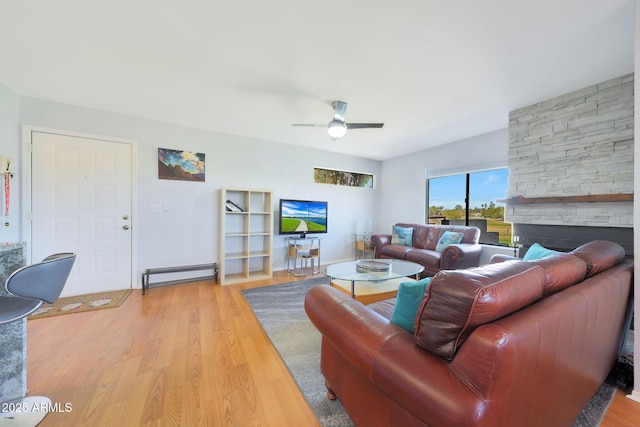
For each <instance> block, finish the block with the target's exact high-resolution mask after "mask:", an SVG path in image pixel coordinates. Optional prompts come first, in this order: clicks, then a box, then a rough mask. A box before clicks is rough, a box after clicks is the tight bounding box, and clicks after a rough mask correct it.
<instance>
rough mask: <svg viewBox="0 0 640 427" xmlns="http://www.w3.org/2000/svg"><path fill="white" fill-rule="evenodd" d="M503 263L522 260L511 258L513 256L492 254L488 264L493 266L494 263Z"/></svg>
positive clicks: (520, 259) (515, 257)
mask: <svg viewBox="0 0 640 427" xmlns="http://www.w3.org/2000/svg"><path fill="white" fill-rule="evenodd" d="M504 261H522V258H518V257H517V256H513V255H505V254H493V255H491V259H490V260H489V264H495V263H498V262H504Z"/></svg>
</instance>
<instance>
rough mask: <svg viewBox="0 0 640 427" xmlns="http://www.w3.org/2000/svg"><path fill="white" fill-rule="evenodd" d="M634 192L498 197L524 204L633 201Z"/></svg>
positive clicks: (506, 201)
mask: <svg viewBox="0 0 640 427" xmlns="http://www.w3.org/2000/svg"><path fill="white" fill-rule="evenodd" d="M632 201H633V193H625V194H589V195H584V196H555V197H511V198H509V199H498V200H497V202H498V203H506V204H508V205H524V204H527V203H573V202H587V203H588V202H591V203H593V202H601V203H602V202H632Z"/></svg>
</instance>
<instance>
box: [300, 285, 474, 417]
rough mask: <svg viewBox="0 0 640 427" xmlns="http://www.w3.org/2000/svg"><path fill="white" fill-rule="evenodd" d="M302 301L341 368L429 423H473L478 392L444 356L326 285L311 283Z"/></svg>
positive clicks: (324, 342)
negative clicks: (416, 341) (455, 370)
mask: <svg viewBox="0 0 640 427" xmlns="http://www.w3.org/2000/svg"><path fill="white" fill-rule="evenodd" d="M304 306H305V310H306V312H307V315H308V316H309V318H310V319H311V321H312V323H313V324H314V325H315V326H316V327H317V328H318V330H319V331H320V332H321V334H322V339H323V345H330V346H332V347H333V348H334V349H335V351H336V352H337V353H339V354H340V356H341V357H342V360H343V362H341V363H347V364H348V365H349V366H345V367H344V369H349V370H351V369H356V370H357V371H358V372H359V373H360V374H361V375H362V376H363V377H364V378H365V379H366V380H367V381H368V382H369V383H370V384H371V385H372V386H373V387H375V388H377V389H378V390H379V391H380V392H382V393H384V394H385V395H386V396H388V398H390V399H392V400H394V401H396V402H397V403H398V404H399V405H400V406H402V407H404V408H406V409H407V410H408V411H409V412H411V413H413V414H414V416H416V417H417V418H418V419H421V420H425V421H426V423H427V424H429V425H444V424H449V425H473V424H477V420H475V419H470V417H474V416H477V415H479V414H480V413H481V406H482V397H481V396H479V395H478V394H477V393H476V392H475V391H474V390H472V388H470V387H468V386H467V385H466V384H465V383H464V382H463V381H462V380H461V379H459V378H457V376H456V374H455V373H453V372H452V371H451V370H450V369H449V363H447V362H446V361H445V360H444V359H441V358H439V357H437V356H435V355H434V354H432V353H430V352H428V351H426V350H423V349H420V348H419V347H417V346H416V345H415V343H414V341H413V335H411V334H410V333H408V332H406V331H405V330H404V329H402V328H400V327H399V326H396V325H394V324H392V323H391V322H390V321H389V320H388V319H386V318H384V317H382V316H381V315H379V314H377V313H375V312H374V311H373V310H371V309H369V308H367V307H366V306H364V305H362V304H361V303H359V302H357V301H355V300H353V299H351V298H349V297H348V296H347V295H345V294H344V293H342V292H340V291H338V290H336V289H334V288H332V287H330V286H326V285H318V286H315V287H313V288H312V289H311V290H310V291H309V292H308V293H307V296H306V297H305V303H304ZM327 363H338V362H336V361H335V360H334V359H332V360H331V362H327ZM327 381H328V382H329V383H331V378H327ZM338 397H340V396H338ZM470 408H477V410H473V409H470Z"/></svg>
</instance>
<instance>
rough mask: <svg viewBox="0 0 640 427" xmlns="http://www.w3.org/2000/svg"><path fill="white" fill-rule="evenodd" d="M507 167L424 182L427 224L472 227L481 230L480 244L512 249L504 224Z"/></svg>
mask: <svg viewBox="0 0 640 427" xmlns="http://www.w3.org/2000/svg"><path fill="white" fill-rule="evenodd" d="M508 176H509V170H508V169H507V168H502V169H493V170H488V171H482V172H473V173H466V174H460V175H451V176H443V177H437V178H430V179H428V180H427V200H428V201H429V204H428V206H429V214H428V215H429V218H428V219H427V222H428V223H429V224H459V225H471V226H475V227H478V228H479V229H480V230H481V233H480V243H486V244H493V245H506V246H512V226H511V224H510V223H506V222H504V203H499V202H498V199H505V198H506V197H507V179H508Z"/></svg>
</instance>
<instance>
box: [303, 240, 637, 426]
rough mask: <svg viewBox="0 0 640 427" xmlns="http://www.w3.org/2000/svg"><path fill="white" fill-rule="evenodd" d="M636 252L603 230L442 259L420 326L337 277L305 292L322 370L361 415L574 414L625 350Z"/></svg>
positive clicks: (504, 418)
mask: <svg viewBox="0 0 640 427" xmlns="http://www.w3.org/2000/svg"><path fill="white" fill-rule="evenodd" d="M632 268H633V262H632V261H630V260H625V259H624V250H623V249H622V247H620V246H619V245H617V244H615V243H612V242H605V241H594V242H590V243H587V244H585V245H583V246H581V247H579V248H577V249H575V250H574V251H572V252H570V253H567V254H557V255H552V256H550V257H547V258H544V259H541V260H538V261H505V262H500V263H492V264H488V265H485V266H482V267H477V268H471V269H466V270H456V271H442V272H440V273H438V274H437V275H436V276H435V277H434V278H433V279H432V280H431V284H430V285H429V286H428V287H427V290H426V292H425V295H424V297H423V299H422V302H421V305H420V308H419V310H418V313H417V315H416V318H415V324H414V326H415V333H414V334H411V333H409V332H407V331H406V330H405V329H402V328H401V327H399V326H397V325H396V324H394V323H391V322H390V320H389V319H391V317H392V313H393V309H394V304H395V299H391V300H385V301H382V302H377V303H374V304H371V305H369V306H365V305H362V304H361V303H359V302H357V301H354V300H352V299H350V298H349V297H348V296H346V295H345V294H343V293H342V292H340V291H338V290H336V289H333V288H332V287H330V286H326V285H319V286H316V287H314V288H312V289H311V290H310V291H309V293H308V294H307V297H306V299H305V309H306V311H307V314H308V316H309V318H310V319H311V321H312V322H313V323H314V325H315V326H316V327H317V328H318V330H319V331H320V332H321V333H322V350H321V366H320V368H321V371H322V374H323V375H324V377H325V381H326V385H327V388H328V390H329V394H330V396H335V397H337V398H338V399H339V400H340V401H341V402H342V404H343V405H344V407H345V409H346V411H347V413H348V414H349V416H350V417H351V419H352V420H353V422H354V424H355V425H356V426H367V427H369V426H427V425H428V426H433V427H438V426H442V427H452V426H456V427H462V426H491V427H498V426H509V427H512V426H546V427H549V426H570V425H572V423H573V421H574V420H575V419H576V418H577V416H578V415H579V414H580V412H581V410H582V409H583V408H584V407H585V405H586V404H587V403H588V401H589V399H590V398H591V397H592V396H593V394H594V393H595V391H596V390H597V389H598V387H599V386H600V385H601V384H602V383H603V381H604V380H605V378H606V377H607V374H608V373H609V371H610V370H611V368H612V367H613V364H614V362H615V360H616V358H617V354H618V351H619V350H618V349H619V344H620V341H621V336H622V333H623V329H624V328H623V325H624V320H625V315H626V311H627V305H628V302H629V296H630V290H631V283H632V275H633V270H632Z"/></svg>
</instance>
